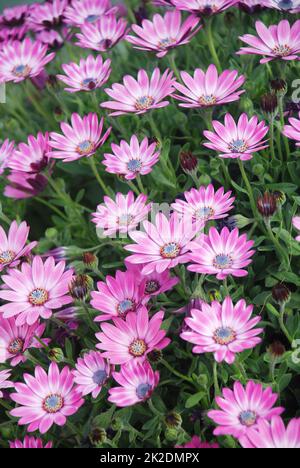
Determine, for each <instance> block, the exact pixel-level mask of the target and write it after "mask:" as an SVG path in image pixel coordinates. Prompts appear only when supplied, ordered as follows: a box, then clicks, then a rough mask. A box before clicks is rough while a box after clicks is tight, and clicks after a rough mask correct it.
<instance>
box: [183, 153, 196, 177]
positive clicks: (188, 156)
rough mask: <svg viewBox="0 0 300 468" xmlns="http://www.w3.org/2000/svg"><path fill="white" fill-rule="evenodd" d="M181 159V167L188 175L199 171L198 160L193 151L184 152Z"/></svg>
mask: <svg viewBox="0 0 300 468" xmlns="http://www.w3.org/2000/svg"><path fill="white" fill-rule="evenodd" d="M179 158H180V164H181V167H182V169H183V171H184V172H185V173H186V174H190V173H191V172H195V171H197V169H198V159H197V158H196V156H194V155H193V153H192V152H191V151H182V152H181V153H180V155H179Z"/></svg>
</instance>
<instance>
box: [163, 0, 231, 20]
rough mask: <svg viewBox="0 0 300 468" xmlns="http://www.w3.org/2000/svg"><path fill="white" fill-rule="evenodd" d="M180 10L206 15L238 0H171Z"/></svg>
mask: <svg viewBox="0 0 300 468" xmlns="http://www.w3.org/2000/svg"><path fill="white" fill-rule="evenodd" d="M171 1H172V4H173V5H174V6H176V8H177V9H178V10H184V11H190V12H191V13H199V14H200V15H204V16H211V15H215V14H216V13H221V12H222V11H224V10H226V9H227V8H230V7H231V6H233V5H235V4H236V3H237V1H238V0H171Z"/></svg>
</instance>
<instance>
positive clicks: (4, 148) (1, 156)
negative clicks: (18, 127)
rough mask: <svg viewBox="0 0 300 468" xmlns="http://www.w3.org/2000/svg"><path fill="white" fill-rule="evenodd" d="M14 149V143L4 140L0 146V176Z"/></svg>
mask: <svg viewBox="0 0 300 468" xmlns="http://www.w3.org/2000/svg"><path fill="white" fill-rule="evenodd" d="M14 148H15V142H14V141H9V139H7V140H5V141H4V142H3V143H2V145H1V146H0V175H2V174H3V172H4V170H5V169H6V168H7V165H8V161H9V159H10V158H11V156H12V154H13V152H14Z"/></svg>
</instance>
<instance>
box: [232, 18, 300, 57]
mask: <svg viewBox="0 0 300 468" xmlns="http://www.w3.org/2000/svg"><path fill="white" fill-rule="evenodd" d="M255 27H256V31H257V34H258V37H257V36H253V35H252V34H245V35H244V36H242V37H240V39H241V40H242V41H243V42H245V43H246V44H248V45H249V46H250V47H242V48H241V49H240V50H239V51H238V52H237V54H239V55H245V54H246V55H247V54H254V55H263V56H264V57H265V58H263V59H261V60H260V63H267V62H270V61H271V60H276V59H281V60H299V53H300V20H298V21H296V22H295V23H294V24H293V26H292V27H291V26H290V23H289V22H288V21H287V20H282V21H280V23H279V24H278V25H273V26H270V27H269V28H267V26H265V25H264V23H262V22H261V21H257V22H256V23H255Z"/></svg>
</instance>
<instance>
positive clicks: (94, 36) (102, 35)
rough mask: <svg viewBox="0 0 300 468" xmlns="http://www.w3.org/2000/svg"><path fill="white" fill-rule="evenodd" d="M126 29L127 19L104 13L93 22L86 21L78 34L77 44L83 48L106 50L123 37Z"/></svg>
mask: <svg viewBox="0 0 300 468" xmlns="http://www.w3.org/2000/svg"><path fill="white" fill-rule="evenodd" d="M126 29H127V21H126V20H125V19H124V18H120V19H117V18H116V16H115V15H104V16H101V17H100V18H99V19H98V20H97V21H96V22H95V23H93V24H91V23H85V24H82V25H81V26H80V31H81V32H80V33H79V34H76V37H77V39H79V42H76V45H77V46H78V47H81V48H83V49H92V50H96V51H98V52H106V51H107V50H109V49H111V48H112V47H114V46H115V45H116V44H118V42H119V41H121V39H123V37H124V36H125V34H126Z"/></svg>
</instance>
